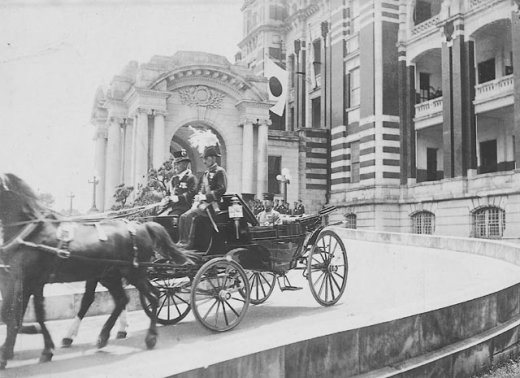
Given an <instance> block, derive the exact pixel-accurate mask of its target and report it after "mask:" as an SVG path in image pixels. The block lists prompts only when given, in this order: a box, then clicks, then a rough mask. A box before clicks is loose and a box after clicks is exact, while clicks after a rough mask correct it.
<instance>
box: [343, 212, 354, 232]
mask: <svg viewBox="0 0 520 378" xmlns="http://www.w3.org/2000/svg"><path fill="white" fill-rule="evenodd" d="M344 224H345V228H351V229H353V230H355V229H356V228H357V215H356V214H353V213H348V214H345V223H344Z"/></svg>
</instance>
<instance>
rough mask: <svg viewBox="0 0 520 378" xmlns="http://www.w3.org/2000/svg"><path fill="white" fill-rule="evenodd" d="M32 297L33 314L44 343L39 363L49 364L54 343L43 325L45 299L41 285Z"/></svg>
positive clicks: (52, 354)
mask: <svg viewBox="0 0 520 378" xmlns="http://www.w3.org/2000/svg"><path fill="white" fill-rule="evenodd" d="M33 295H34V297H33V300H34V313H35V315H36V320H37V321H38V324H39V325H40V327H41V330H42V335H43V343H44V349H43V351H42V354H41V356H40V362H49V361H51V360H52V357H53V356H54V342H53V341H52V337H51V334H50V333H49V330H48V329H47V326H46V325H45V305H44V301H45V298H44V296H43V284H42V285H41V286H39V287H37V288H36V290H35V291H34V294H33Z"/></svg>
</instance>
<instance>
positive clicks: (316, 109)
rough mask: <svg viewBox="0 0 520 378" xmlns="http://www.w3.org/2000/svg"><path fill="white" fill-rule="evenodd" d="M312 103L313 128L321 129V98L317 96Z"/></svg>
mask: <svg viewBox="0 0 520 378" xmlns="http://www.w3.org/2000/svg"><path fill="white" fill-rule="evenodd" d="M311 105H312V128H313V129H319V128H320V127H321V98H320V97H316V98H313V99H312V101H311Z"/></svg>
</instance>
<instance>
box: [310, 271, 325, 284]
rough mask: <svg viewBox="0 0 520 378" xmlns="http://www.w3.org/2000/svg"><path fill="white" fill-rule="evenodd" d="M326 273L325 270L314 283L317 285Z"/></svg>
mask: <svg viewBox="0 0 520 378" xmlns="http://www.w3.org/2000/svg"><path fill="white" fill-rule="evenodd" d="M324 275H325V272H321V274H320V276H319V277H318V278H317V279H316V281H314V282H313V283H312V285H313V286H316V285H317V284H318V282H319V280H320V279H321V278H322V277H323V276H324Z"/></svg>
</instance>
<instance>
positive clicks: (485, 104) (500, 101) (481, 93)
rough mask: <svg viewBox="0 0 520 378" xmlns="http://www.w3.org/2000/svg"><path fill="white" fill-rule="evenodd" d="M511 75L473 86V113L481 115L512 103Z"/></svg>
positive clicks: (512, 84) (512, 85)
mask: <svg viewBox="0 0 520 378" xmlns="http://www.w3.org/2000/svg"><path fill="white" fill-rule="evenodd" d="M513 94H514V79H513V75H507V76H503V77H500V78H498V79H495V80H491V81H488V82H486V83H482V84H478V85H476V86H475V101H474V104H475V112H476V113H482V112H486V111H489V110H493V109H497V108H501V107H504V106H508V105H511V104H513V103H514V95H513Z"/></svg>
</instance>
